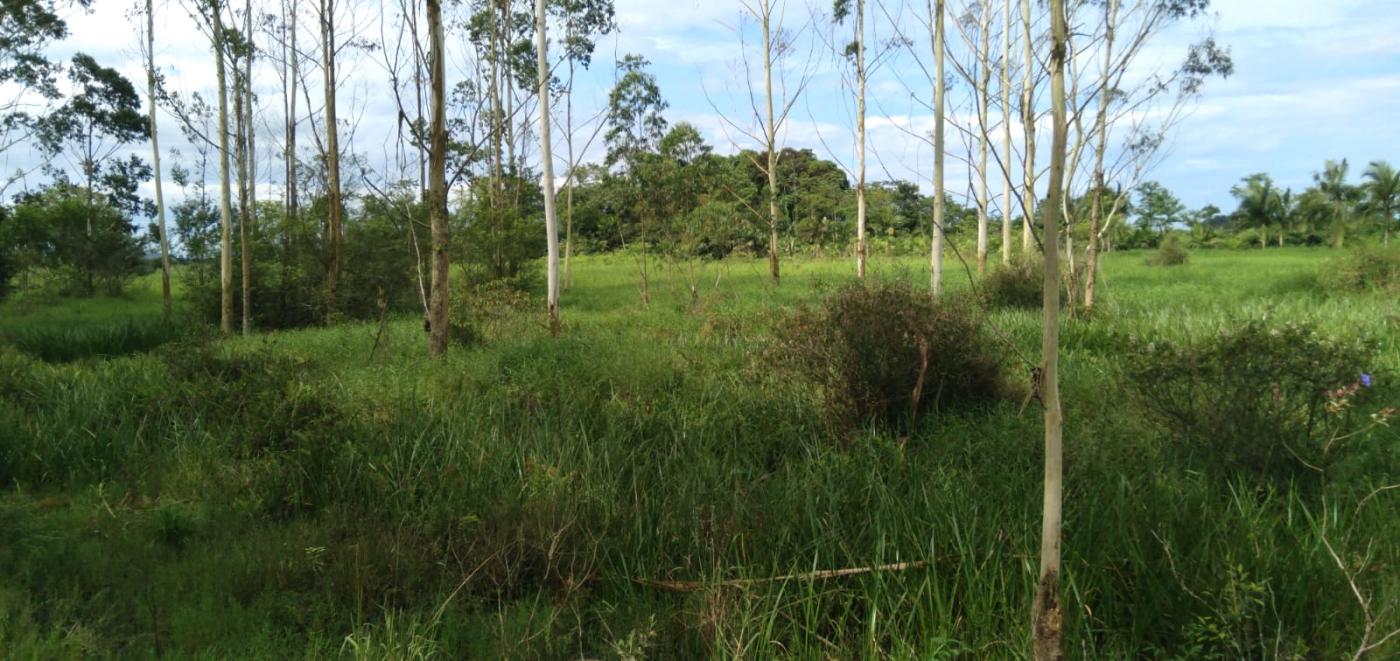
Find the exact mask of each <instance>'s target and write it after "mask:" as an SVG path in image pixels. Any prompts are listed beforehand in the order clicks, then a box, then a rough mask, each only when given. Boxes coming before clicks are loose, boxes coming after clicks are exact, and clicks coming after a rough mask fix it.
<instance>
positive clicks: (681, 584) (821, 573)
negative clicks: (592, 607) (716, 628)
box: [632, 560, 932, 592]
mask: <svg viewBox="0 0 1400 661" xmlns="http://www.w3.org/2000/svg"><path fill="white" fill-rule="evenodd" d="M931 562H932V561H930V560H916V561H913V562H893V563H889V564H884V565H874V566H871V567H850V568H846V569H822V570H818V571H811V572H804V573H800V574H784V575H782V576H766V577H762V578H734V579H729V580H727V581H715V582H712V583H710V582H705V581H659V580H656V579H651V578H641V577H637V578H633V579H632V580H633V581H634V582H636V583H637V584H638V585H645V586H647V587H651V588H657V589H660V590H669V591H671V592H700V591H703V590H707V589H709V588H716V587H725V588H738V587H747V586H750V585H764V584H767V583H781V582H783V581H797V580H802V581H820V580H825V579H828V578H839V577H842V576H859V575H861V574H873V573H885V572H896V571H906V570H909V569H919V568H921V567H927V566H928V565H929V564H930V563H931Z"/></svg>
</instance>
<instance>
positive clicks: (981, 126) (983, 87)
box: [975, 0, 992, 274]
mask: <svg viewBox="0 0 1400 661" xmlns="http://www.w3.org/2000/svg"><path fill="white" fill-rule="evenodd" d="M977 4H978V8H979V10H980V12H981V14H980V15H979V16H978V25H979V27H980V28H981V31H980V34H979V36H978V39H977V80H976V83H975V85H976V93H977V272H978V273H979V274H980V273H985V272H986V270H987V252H988V250H989V249H990V243H991V241H990V237H989V236H988V224H989V222H990V218H989V214H988V209H987V207H988V205H989V204H990V203H991V200H989V199H988V196H987V195H988V193H987V142H988V135H987V133H988V124H987V123H988V121H989V115H990V114H991V113H990V107H991V84H992V66H991V60H992V54H991V48H992V46H991V40H992V0H980V1H979V2H978V3H977Z"/></svg>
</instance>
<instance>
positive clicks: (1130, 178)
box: [1083, 0, 1234, 310]
mask: <svg viewBox="0 0 1400 661" xmlns="http://www.w3.org/2000/svg"><path fill="white" fill-rule="evenodd" d="M1209 6H1210V0H1106V1H1105V2H1103V3H1102V7H1103V16H1102V20H1101V22H1100V24H1099V28H1098V29H1097V30H1096V32H1097V33H1098V34H1097V38H1098V39H1099V40H1100V41H1101V42H1102V43H1101V46H1100V50H1101V55H1102V58H1101V59H1100V64H1099V71H1098V82H1097V84H1096V85H1094V86H1093V87H1092V88H1091V90H1090V93H1091V95H1092V96H1093V97H1096V98H1097V102H1098V104H1097V106H1098V107H1097V110H1096V112H1095V115H1094V126H1093V129H1091V131H1090V135H1091V136H1092V138H1093V141H1094V156H1093V161H1094V167H1093V170H1092V172H1091V173H1090V176H1089V184H1088V189H1089V192H1090V194H1091V195H1092V199H1091V205H1090V210H1089V243H1088V248H1087V254H1086V264H1085V278H1084V296H1083V301H1084V307H1085V309H1086V310H1092V309H1093V307H1094V304H1095V302H1096V293H1097V287H1098V279H1099V275H1100V274H1099V253H1100V252H1101V250H1102V247H1103V242H1104V239H1105V237H1106V235H1107V233H1108V231H1109V230H1110V228H1111V227H1112V225H1113V221H1114V219H1115V218H1117V217H1120V216H1121V215H1122V214H1121V212H1122V211H1123V207H1122V203H1123V202H1124V201H1126V200H1125V196H1122V195H1112V199H1107V200H1106V199H1105V196H1106V194H1108V193H1109V191H1111V190H1112V184H1115V183H1116V184H1117V186H1118V187H1119V188H1120V189H1125V190H1130V189H1132V188H1135V187H1136V186H1137V184H1139V183H1140V182H1141V181H1142V180H1143V178H1144V177H1145V175H1146V174H1147V173H1148V172H1149V171H1151V169H1152V168H1153V167H1154V166H1155V165H1156V164H1157V163H1158V162H1160V159H1161V158H1162V157H1163V155H1164V154H1165V150H1164V149H1163V147H1164V146H1165V145H1166V142H1167V136H1168V135H1169V133H1170V131H1171V130H1172V128H1174V127H1175V126H1176V124H1177V123H1178V122H1180V121H1181V119H1182V118H1183V117H1184V116H1185V113H1186V111H1187V110H1188V109H1189V108H1190V107H1191V104H1192V103H1194V101H1195V100H1196V99H1197V98H1199V96H1200V93H1201V90H1202V89H1203V87H1204V84H1205V81H1206V79H1207V78H1209V77H1212V76H1221V77H1228V76H1229V75H1231V73H1233V72H1234V62H1233V60H1232V58H1231V56H1230V52H1229V50H1228V49H1227V48H1224V47H1222V46H1221V45H1219V44H1217V43H1216V41H1215V39H1214V37H1213V36H1210V35H1207V36H1206V37H1204V38H1203V39H1201V40H1200V41H1198V42H1196V43H1193V44H1191V45H1190V46H1189V47H1188V48H1187V52H1186V57H1185V59H1184V60H1183V61H1182V63H1181V64H1180V66H1178V67H1177V68H1176V69H1175V70H1173V71H1170V72H1169V73H1161V72H1153V73H1149V74H1148V75H1145V76H1143V75H1141V67H1139V66H1135V65H1137V64H1139V63H1140V58H1141V55H1142V53H1143V52H1144V51H1145V49H1146V48H1147V47H1148V46H1149V45H1150V44H1151V43H1152V42H1153V40H1154V38H1156V37H1157V36H1159V35H1161V34H1163V33H1164V32H1165V31H1166V30H1167V29H1168V28H1169V27H1171V26H1172V25H1175V24H1178V23H1181V22H1184V21H1192V20H1196V19H1199V18H1201V17H1204V16H1206V15H1207V10H1208V9H1209ZM1130 75H1131V76H1133V77H1134V78H1135V79H1139V80H1138V82H1137V84H1136V86H1130V85H1129V84H1128V81H1129V76H1130ZM1145 118H1153V119H1155V121H1151V122H1149V121H1147V120H1146V119H1145ZM1115 138H1116V139H1118V140H1120V141H1121V144H1122V148H1121V149H1120V150H1119V152H1118V154H1117V156H1116V157H1115V158H1113V160H1112V161H1110V158H1109V156H1110V151H1109V150H1110V146H1109V141H1110V140H1111V139H1115ZM1106 203H1107V204H1106Z"/></svg>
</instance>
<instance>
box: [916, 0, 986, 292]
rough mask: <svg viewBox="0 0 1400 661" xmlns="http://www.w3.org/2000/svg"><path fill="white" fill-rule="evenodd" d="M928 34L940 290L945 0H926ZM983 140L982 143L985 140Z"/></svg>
mask: <svg viewBox="0 0 1400 661" xmlns="http://www.w3.org/2000/svg"><path fill="white" fill-rule="evenodd" d="M928 10H929V34H930V37H931V39H932V41H933V66H934V72H935V73H934V82H933V238H932V241H931V244H932V245H931V246H930V248H929V271H930V273H929V290H930V291H931V292H932V293H933V295H934V296H938V295H939V294H940V293H941V292H942V290H943V230H944V211H945V208H944V207H945V205H946V204H947V195H945V194H944V190H943V174H944V172H943V152H944V151H945V150H944V144H943V140H944V136H943V133H944V127H943V124H944V121H943V119H944V102H945V97H946V95H947V90H948V81H947V79H946V77H945V74H944V60H945V58H944V55H945V53H944V50H945V45H944V41H945V39H944V25H943V23H944V15H945V14H946V13H947V12H946V11H945V7H944V0H929V2H928ZM984 144H985V143H984Z"/></svg>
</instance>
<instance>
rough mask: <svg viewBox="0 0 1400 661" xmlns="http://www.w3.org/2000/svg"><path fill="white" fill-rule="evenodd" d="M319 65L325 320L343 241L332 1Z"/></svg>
mask: <svg viewBox="0 0 1400 661" xmlns="http://www.w3.org/2000/svg"><path fill="white" fill-rule="evenodd" d="M321 66H322V70H323V74H324V75H323V76H322V79H323V81H324V83H325V85H324V87H325V97H326V207H327V209H326V224H327V230H328V233H329V235H330V236H329V237H328V241H329V242H330V245H329V246H328V248H329V250H328V252H329V254H328V255H327V257H328V259H327V265H326V323H331V322H332V321H334V320H335V316H336V309H337V305H336V295H337V288H338V287H339V285H340V268H341V261H342V259H343V257H344V252H345V243H344V240H343V238H342V233H341V215H342V214H343V213H344V209H343V208H342V205H341V200H340V135H339V134H340V131H339V127H338V126H337V120H336V112H335V110H336V109H335V85H336V74H335V0H321Z"/></svg>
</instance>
